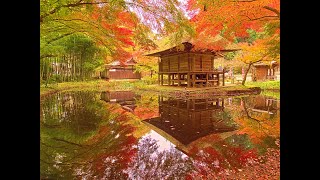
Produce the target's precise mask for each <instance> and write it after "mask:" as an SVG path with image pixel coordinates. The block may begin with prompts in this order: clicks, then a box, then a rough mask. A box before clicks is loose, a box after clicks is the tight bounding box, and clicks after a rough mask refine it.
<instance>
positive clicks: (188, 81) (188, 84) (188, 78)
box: [187, 73, 190, 88]
mask: <svg viewBox="0 0 320 180" xmlns="http://www.w3.org/2000/svg"><path fill="white" fill-rule="evenodd" d="M187 87H188V88H189V87H190V73H188V74H187Z"/></svg>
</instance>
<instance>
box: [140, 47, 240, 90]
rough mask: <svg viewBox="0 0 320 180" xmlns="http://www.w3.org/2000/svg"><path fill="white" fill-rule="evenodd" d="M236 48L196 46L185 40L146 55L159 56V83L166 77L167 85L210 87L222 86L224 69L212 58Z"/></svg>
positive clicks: (163, 82) (162, 83)
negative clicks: (217, 65) (219, 67)
mask: <svg viewBox="0 0 320 180" xmlns="http://www.w3.org/2000/svg"><path fill="white" fill-rule="evenodd" d="M191 42H192V41H191ZM237 50H239V49H219V50H218V49H217V50H215V49H203V48H197V47H195V46H194V45H193V44H192V43H190V42H189V41H187V42H183V43H182V44H180V45H178V46H174V47H172V48H169V49H165V50H162V51H158V52H155V53H150V54H147V55H146V56H155V57H159V70H158V72H159V78H158V82H159V84H160V85H164V84H165V83H166V82H165V79H167V83H166V84H167V85H169V86H174V85H178V86H187V87H210V86H219V85H222V86H224V73H225V72H224V69H217V68H215V67H214V58H215V57H217V56H223V53H224V52H232V51H237ZM164 76H166V77H164ZM220 79H221V80H220Z"/></svg>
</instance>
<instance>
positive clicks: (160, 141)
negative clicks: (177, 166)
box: [140, 130, 176, 152]
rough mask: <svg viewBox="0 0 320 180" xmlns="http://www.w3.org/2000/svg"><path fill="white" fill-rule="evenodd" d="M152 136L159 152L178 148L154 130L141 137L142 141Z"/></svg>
mask: <svg viewBox="0 0 320 180" xmlns="http://www.w3.org/2000/svg"><path fill="white" fill-rule="evenodd" d="M148 136H150V137H151V138H152V139H154V140H155V141H156V142H157V145H158V146H159V148H158V151H159V152H161V151H165V150H170V149H171V148H174V147H176V146H175V145H174V144H172V143H171V142H170V141H169V140H167V139H166V138H164V137H162V136H161V135H160V134H158V133H157V132H155V131H154V130H151V131H150V132H149V133H147V134H145V135H144V136H142V137H141V139H140V141H141V140H142V139H144V138H146V137H148Z"/></svg>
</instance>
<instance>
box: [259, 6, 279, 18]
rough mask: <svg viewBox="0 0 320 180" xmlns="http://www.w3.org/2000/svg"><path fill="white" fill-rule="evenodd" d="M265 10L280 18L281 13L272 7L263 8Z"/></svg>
mask: <svg viewBox="0 0 320 180" xmlns="http://www.w3.org/2000/svg"><path fill="white" fill-rule="evenodd" d="M263 8H265V9H267V10H269V11H272V12H274V13H276V14H277V15H278V17H279V18H280V12H279V11H278V10H277V9H274V8H272V7H269V6H263Z"/></svg>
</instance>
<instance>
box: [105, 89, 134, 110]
mask: <svg viewBox="0 0 320 180" xmlns="http://www.w3.org/2000/svg"><path fill="white" fill-rule="evenodd" d="M139 98H140V96H139V95H136V94H135V93H134V92H132V91H104V92H102V93H101V100H104V101H105V102H108V103H117V104H120V105H121V107H122V108H123V109H125V110H126V111H129V112H133V111H134V109H135V108H136V107H137V106H136V105H135V102H136V99H139Z"/></svg>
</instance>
